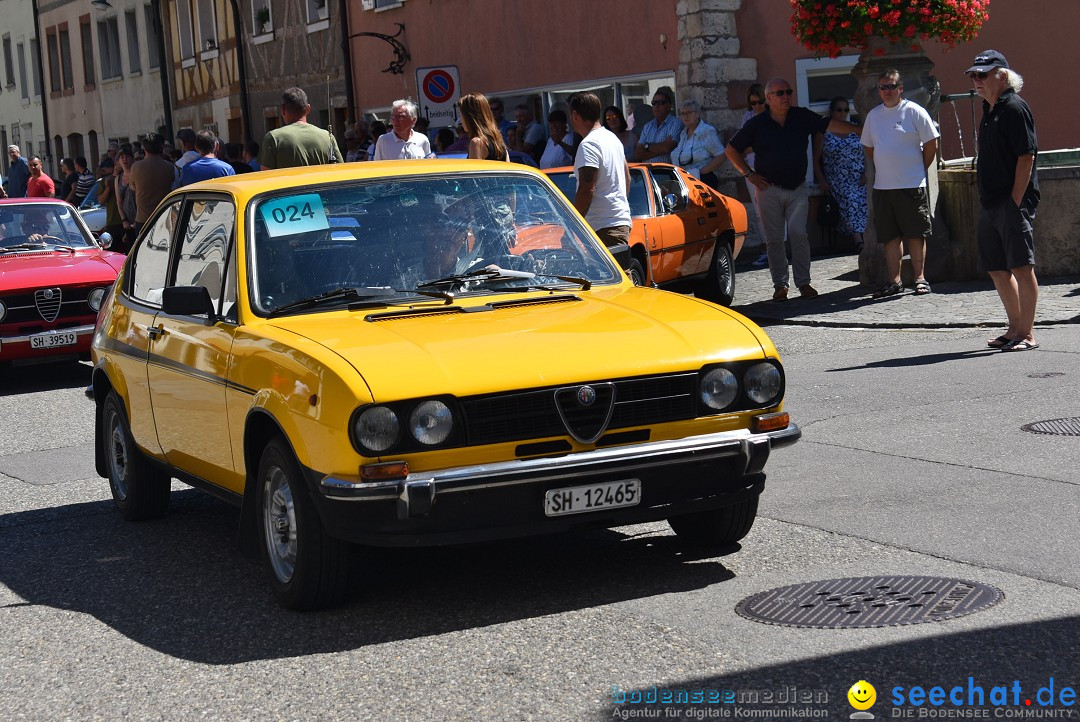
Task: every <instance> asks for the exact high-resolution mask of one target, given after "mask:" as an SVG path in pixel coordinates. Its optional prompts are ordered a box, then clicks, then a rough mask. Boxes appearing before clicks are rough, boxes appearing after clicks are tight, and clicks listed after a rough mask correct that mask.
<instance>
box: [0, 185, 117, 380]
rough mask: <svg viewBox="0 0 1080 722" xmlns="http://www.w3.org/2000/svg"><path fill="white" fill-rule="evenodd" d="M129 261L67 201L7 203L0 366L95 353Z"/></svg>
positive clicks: (0, 261)
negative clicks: (102, 312) (110, 299)
mask: <svg viewBox="0 0 1080 722" xmlns="http://www.w3.org/2000/svg"><path fill="white" fill-rule="evenodd" d="M107 242H108V241H107V240H106V243H107ZM124 259H125V256H123V255H122V254H120V253H113V252H111V251H106V250H104V249H103V248H102V247H101V246H99V245H98V244H97V243H96V242H95V241H94V238H93V236H92V235H91V234H90V231H89V229H88V228H87V227H86V224H85V223H83V221H82V219H81V218H80V217H79V214H78V213H77V212H76V211H75V209H74V208H73V207H72V206H71V205H70V204H68V203H66V202H64V201H62V200H59V199H53V198H5V199H0V363H5V362H8V361H16V360H19V361H33V360H38V359H56V358H57V357H65V356H66V357H76V356H77V355H78V354H87V353H89V351H90V338H91V336H92V335H93V332H94V322H95V320H96V319H97V312H98V309H99V308H100V307H101V304H102V301H103V300H104V298H105V295H106V294H107V293H108V291H109V288H110V287H111V286H112V284H113V283H114V282H115V281H116V274H117V273H118V272H119V271H120V267H121V266H122V265H123V263H124Z"/></svg>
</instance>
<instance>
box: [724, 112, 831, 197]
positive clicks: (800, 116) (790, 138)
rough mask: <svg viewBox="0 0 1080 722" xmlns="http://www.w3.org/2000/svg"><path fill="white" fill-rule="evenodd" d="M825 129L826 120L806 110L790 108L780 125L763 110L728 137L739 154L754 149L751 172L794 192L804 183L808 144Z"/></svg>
mask: <svg viewBox="0 0 1080 722" xmlns="http://www.w3.org/2000/svg"><path fill="white" fill-rule="evenodd" d="M828 127H829V119H828V118H823V117H821V116H820V115H818V114H817V113H815V112H814V111H812V110H810V109H809V108H803V107H801V106H798V105H796V106H794V107H792V108H791V109H790V110H788V114H787V118H785V119H784V124H783V125H780V124H779V123H777V122H776V121H775V120H773V119H772V115H770V113H769V110H768V109H766V110H765V111H764V112H762V113H758V114H757V115H755V116H754V117H753V118H751V119H750V120H748V121H746V125H744V126H743V127H742V128H740V129H739V132H738V133H736V134H735V135H734V136H733V137H732V138H731V147H732V148H734V149H735V150H737V151H739V152H740V153H742V152H743V151H745V150H746V149H747V148H753V149H754V170H755V171H756V172H757V173H758V174H759V175H761V176H764V178H765V180H767V181H769V182H770V183H772V184H773V185H778V186H780V187H781V188H786V189H788V190H789V191H790V190H795V189H796V188H798V187H799V186H800V185H802V184H803V183H805V182H806V143H807V141H808V140H809V139H810V136H811V135H813V134H814V133H824V132H825V131H826V130H827V129H828Z"/></svg>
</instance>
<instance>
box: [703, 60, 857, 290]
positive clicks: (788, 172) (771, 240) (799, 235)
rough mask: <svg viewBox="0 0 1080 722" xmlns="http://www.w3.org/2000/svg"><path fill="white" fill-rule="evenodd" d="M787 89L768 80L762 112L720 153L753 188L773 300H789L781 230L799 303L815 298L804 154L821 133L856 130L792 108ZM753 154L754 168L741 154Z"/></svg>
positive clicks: (780, 81)
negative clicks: (788, 247)
mask: <svg viewBox="0 0 1080 722" xmlns="http://www.w3.org/2000/svg"><path fill="white" fill-rule="evenodd" d="M792 92H793V91H792V90H791V86H790V85H789V84H788V82H787V81H786V80H784V79H783V78H773V79H772V80H770V81H769V84H768V85H767V86H765V103H766V106H767V109H766V110H765V112H763V113H758V114H757V115H755V116H754V117H753V118H751V119H749V120H747V121H746V124H745V125H743V127H742V128H740V129H739V131H738V132H737V133H736V134H735V135H734V136H733V137H732V138H731V141H730V142H729V143H728V145H727V148H726V149H725V150H724V153H725V154H726V155H727V157H728V160H730V161H731V165H732V166H734V168H735V170H737V171H739V172H740V173H742V175H743V177H745V178H746V179H747V180H748V181H749V182H750V184H751V185H753V186H754V190H755V193H754V202H755V203H757V204H758V206H757V207H758V211H759V213H760V214H761V220H762V224H763V225H764V226H765V248H766V250H767V251H768V254H769V271H770V272H771V273H772V280H773V287H774V291H773V300H774V301H784V300H787V296H788V260H787V253H786V252H785V251H784V236H785V230H786V234H787V238H788V239H789V240H790V241H791V266H792V272H793V275H794V276H795V285H796V286H798V287H799V293H800V294H801V295H802V297H803V298H813V297H814V296H816V295H818V292H817V291H816V290H815V289H814V287H813V286H811V285H810V239H809V238H807V235H806V209H807V205H808V200H807V193H806V168H807V163H806V148H807V143H808V142H809V140H810V137H811V136H812V135H813V134H814V133H824V132H825V131H826V130H828V131H831V132H833V133H836V134H837V135H847V134H848V133H851V132H852V130H855V132H858V129H857V128H853V126H852V125H851V124H850V123H848V122H847V121H845V120H836V119H829V118H823V117H821V116H820V115H818V114H817V113H815V112H814V111H812V110H809V109H808V108H802V107H799V106H792V104H791V95H792ZM747 148H753V149H754V156H755V158H754V168H753V169H751V168H750V167H749V166H748V165H747V164H746V160H745V159H744V158H743V151H745V150H746V149H747Z"/></svg>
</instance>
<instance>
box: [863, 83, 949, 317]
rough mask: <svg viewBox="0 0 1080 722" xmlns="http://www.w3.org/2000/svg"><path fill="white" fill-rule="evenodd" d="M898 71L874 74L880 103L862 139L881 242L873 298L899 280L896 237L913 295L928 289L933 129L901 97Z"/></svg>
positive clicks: (898, 288) (895, 287)
mask: <svg viewBox="0 0 1080 722" xmlns="http://www.w3.org/2000/svg"><path fill="white" fill-rule="evenodd" d="M903 92H904V84H903V82H902V81H901V80H900V71H898V70H896V69H894V68H890V69H888V70H886V71H885V72H883V73H882V74H881V75H879V76H878V93H880V95H881V102H882V104H881V105H878V106H876V107H875V108H874V109H873V110H871V111H870V112H869V113H867V114H866V123H865V124H864V125H863V132H862V144H863V145H864V146H865V147H866V153H867V155H868V156H869V157H870V160H871V161H872V162H873V163H874V172H875V177H874V228H875V230H877V236H878V242H879V243H882V244H884V246H885V263H886V266H887V269H888V274H889V278H888V282H887V283H886V285H885V286H884V287H883V288H881V289H879V290H877V291H875V292H874V294H873V295H874V298H881V297H883V296H895V295H896V294H898V293H901V292H902V291H903V290H904V288H903V286H902V285H901V283H900V258H901V256H902V255H903V252H902V249H901V247H900V242H901V240H904V241H906V243H907V248H908V253H909V254H910V255H911V270H912V272H913V273H914V275H915V295H917V296H922V295H925V294H928V293H930V284H929V283H927V282H926V276H925V275H924V269H925V267H926V239H927V238H929V237H930V234H931V227H930V192H929V188H928V186H927V171H928V169H929V168H930V164H931V163H933V162H934V156H935V155H936V154H937V146H938V140H937V139H938V136H939V135H940V134H939V133H938V131H937V128H936V127H934V121H933V120H932V119H931V118H930V114H929V113H927V112H926V110H924V109H923V107H922V106H920V105H918V104H916V103H913V102H911V101H910V100H905V99H904V98H903V97H902V93H903Z"/></svg>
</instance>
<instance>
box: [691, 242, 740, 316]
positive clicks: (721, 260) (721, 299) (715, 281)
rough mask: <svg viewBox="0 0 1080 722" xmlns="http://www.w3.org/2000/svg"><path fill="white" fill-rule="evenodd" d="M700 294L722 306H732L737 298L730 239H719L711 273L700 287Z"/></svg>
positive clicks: (710, 267) (710, 268)
mask: <svg viewBox="0 0 1080 722" xmlns="http://www.w3.org/2000/svg"><path fill="white" fill-rule="evenodd" d="M698 295H700V296H701V297H702V298H704V299H706V300H708V301H712V302H713V303H719V304H720V305H721V306H730V305H731V302H732V301H733V300H734V299H735V258H734V256H733V255H732V250H731V243H730V242H729V241H728V239H726V238H721V239H720V240H719V241H717V243H716V252H715V253H714V254H713V262H712V265H711V266H709V275H708V276H707V277H706V278H705V281H704V282H703V283H702V284H701V287H700V288H699V289H698Z"/></svg>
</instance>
